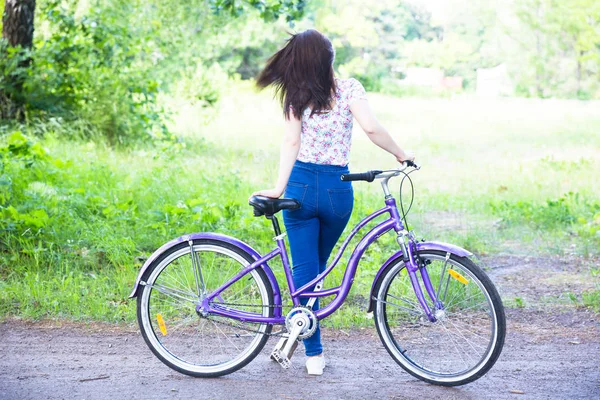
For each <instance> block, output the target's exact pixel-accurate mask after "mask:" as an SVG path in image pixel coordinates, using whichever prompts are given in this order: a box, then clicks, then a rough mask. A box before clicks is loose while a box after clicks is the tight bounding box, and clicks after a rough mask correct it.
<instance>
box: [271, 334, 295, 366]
mask: <svg viewBox="0 0 600 400" xmlns="http://www.w3.org/2000/svg"><path fill="white" fill-rule="evenodd" d="M287 341H288V338H286V337H283V338H281V339H279V341H278V342H277V344H276V345H275V347H274V348H273V351H271V357H270V358H271V360H273V361H277V359H276V358H275V356H274V353H275V352H277V351H279V352H280V353H281V354H283V349H285V347H286V344H287ZM297 347H298V341H297V340H296V341H295V342H294V344H293V345H292V347H291V348H290V350H289V352H288V354H287V355H286V357H287V359H288V360H289V359H291V358H292V356H293V355H294V351H295V350H296V348H297Z"/></svg>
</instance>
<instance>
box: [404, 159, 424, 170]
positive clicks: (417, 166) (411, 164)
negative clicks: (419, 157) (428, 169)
mask: <svg viewBox="0 0 600 400" xmlns="http://www.w3.org/2000/svg"><path fill="white" fill-rule="evenodd" d="M404 162H405V163H406V165H407V166H409V167H413V168H415V169H421V167H420V166H419V165H417V163H416V162H414V161H412V160H406V161H404Z"/></svg>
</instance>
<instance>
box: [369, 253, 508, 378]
mask: <svg viewBox="0 0 600 400" xmlns="http://www.w3.org/2000/svg"><path fill="white" fill-rule="evenodd" d="M419 257H420V258H421V259H422V260H423V261H425V263H426V264H427V265H426V269H427V273H428V274H429V277H430V280H431V283H432V285H433V288H434V291H435V292H436V293H437V296H438V299H439V300H441V301H442V303H443V307H442V308H441V309H437V308H436V306H435V305H434V304H433V302H432V301H431V298H430V297H429V296H428V294H427V292H426V290H425V288H424V286H423V284H422V282H421V289H422V291H423V294H424V296H425V299H426V300H427V302H428V304H429V307H430V308H431V310H432V311H433V312H434V313H435V314H436V317H437V320H436V321H435V322H430V321H429V319H428V318H427V316H426V315H425V312H424V311H423V309H422V308H421V306H420V305H419V302H418V300H417V298H416V296H415V293H414V290H413V288H412V285H411V281H410V279H409V276H408V273H407V270H406V267H405V265H404V262H403V261H402V259H401V258H398V259H397V261H396V262H393V263H392V264H391V265H389V266H388V268H387V270H386V271H384V272H383V274H382V276H381V277H380V278H379V280H378V282H377V284H376V287H375V291H374V293H375V298H376V300H375V310H374V313H375V314H374V316H375V324H376V327H377V332H378V334H379V337H380V338H381V341H382V342H383V344H384V346H385V347H386V349H387V350H388V352H389V353H390V355H391V356H392V357H393V358H394V360H396V362H397V363H398V364H400V366H401V367H402V368H404V369H405V370H406V371H407V372H409V373H410V374H412V375H413V376H415V377H417V378H419V379H421V380H423V381H426V382H429V383H433V384H436V385H443V386H456V385H463V384H465V383H469V382H472V381H474V380H476V379H478V378H480V377H481V376H483V375H484V374H485V373H486V372H487V371H488V370H489V369H490V368H491V367H492V366H493V365H494V363H495V362H496V360H497V359H498V356H499V355H500V352H501V351H502V346H503V344H504V336H505V333H506V320H505V316H504V308H503V306H502V301H501V300H500V296H499V295H498V292H497V290H496V288H495V287H494V285H493V284H492V282H491V281H490V279H489V278H488V277H487V276H486V275H485V273H484V272H483V271H482V270H481V269H480V268H479V267H478V266H477V265H475V264H474V263H473V262H472V261H471V260H469V259H468V258H466V257H457V256H454V255H452V256H450V258H449V259H448V260H447V261H446V253H445V252H441V251H424V252H420V253H419ZM417 275H418V276H419V278H420V274H419V272H417ZM419 280H420V281H421V279H419Z"/></svg>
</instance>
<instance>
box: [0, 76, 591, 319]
mask: <svg viewBox="0 0 600 400" xmlns="http://www.w3.org/2000/svg"><path fill="white" fill-rule="evenodd" d="M229 90H230V92H229V93H228V94H227V96H225V99H224V100H223V102H222V104H221V107H220V111H219V113H218V115H216V116H215V117H214V118H213V119H212V121H211V122H210V123H208V124H206V123H205V122H206V112H205V111H203V110H201V109H197V108H194V107H191V106H181V105H180V104H179V103H177V109H178V111H179V113H178V114H177V115H176V117H175V118H174V120H173V124H172V126H171V129H172V131H174V132H176V133H177V134H178V135H179V136H180V139H178V140H174V141H164V142H161V143H159V144H155V145H148V146H146V147H144V146H138V147H137V148H135V149H114V148H111V147H109V146H106V145H104V144H103V143H102V142H82V141H67V140H63V139H61V136H64V135H63V131H64V130H68V129H69V127H68V126H59V125H56V124H54V125H51V126H44V127H42V128H43V129H41V128H40V127H35V130H37V131H39V130H43V131H45V132H46V136H45V138H44V139H41V140H40V141H39V144H37V145H36V144H35V142H36V141H35V140H32V141H30V142H29V144H21V145H19V146H21V147H19V146H17V147H15V145H14V144H13V148H12V150H10V149H9V146H8V145H7V143H8V141H10V140H13V141H14V140H16V139H15V138H14V137H13V139H9V136H8V134H9V133H12V131H14V129H12V130H10V129H6V130H5V131H6V132H7V134H6V135H4V136H3V138H2V139H1V140H0V147H2V146H4V147H3V149H4V150H3V151H4V154H5V156H4V158H3V160H4V161H3V164H2V168H1V169H0V206H1V208H0V213H1V214H0V215H1V216H2V219H1V220H0V221H1V225H0V228H1V229H2V232H3V233H2V239H1V244H0V288H1V289H2V290H0V315H1V316H4V317H6V316H21V317H25V318H32V319H40V318H68V319H74V320H103V321H111V322H126V323H129V322H132V321H133V320H134V318H135V313H134V304H133V302H131V301H126V300H125V298H126V296H127V295H128V294H129V291H130V290H131V287H132V285H133V281H134V279H135V276H136V274H137V271H138V268H139V267H140V265H141V262H142V261H141V260H142V259H143V258H145V257H147V256H148V255H150V254H151V253H152V252H153V251H154V249H156V248H158V247H159V246H160V245H161V244H163V243H164V242H166V241H168V240H170V239H172V238H175V237H177V236H180V235H182V234H185V233H190V232H198V231H217V232H221V233H225V234H229V235H233V236H237V237H239V238H241V239H242V240H244V241H247V242H248V243H249V244H251V245H252V246H254V247H255V248H257V249H258V250H259V251H260V252H266V251H268V250H270V249H271V248H272V246H273V243H272V241H271V237H272V232H271V229H270V225H269V224H268V222H267V221H265V220H264V219H260V218H254V217H253V216H252V213H251V209H250V208H249V207H248V206H247V198H248V196H249V195H250V193H252V192H253V191H255V190H258V189H262V188H267V187H270V186H272V185H273V183H274V181H275V179H276V174H277V165H278V151H279V141H280V138H281V132H282V127H283V125H282V119H281V113H280V111H279V109H278V105H277V104H276V103H275V102H274V101H273V100H272V99H271V97H270V95H269V94H268V93H261V94H256V93H253V92H252V91H250V90H248V88H247V87H238V86H234V87H232V88H230V89H229ZM370 100H371V103H372V105H373V108H374V109H375V110H376V112H377V114H378V116H379V117H380V119H381V121H382V122H383V124H384V125H385V126H386V127H387V128H388V129H389V130H390V131H391V133H392V134H393V135H394V136H395V137H396V138H397V139H398V141H399V143H400V144H401V145H402V146H404V147H405V148H408V149H413V150H414V151H415V152H416V154H417V157H418V161H419V162H420V163H421V164H422V166H423V169H422V170H421V171H418V172H417V173H415V174H413V175H411V176H412V177H413V180H414V184H415V193H416V198H415V205H414V207H413V210H412V211H411V214H410V215H409V219H408V221H409V223H410V225H411V226H412V227H414V228H415V229H416V231H417V232H418V234H419V236H422V237H425V238H427V239H432V240H444V241H449V242H452V243H455V244H458V245H460V246H464V247H466V248H468V249H470V250H472V251H474V252H475V253H476V254H478V255H481V254H495V253H499V252H502V253H507V252H512V253H518V254H522V253H525V252H528V253H537V254H540V253H558V254H566V253H570V252H575V253H578V254H584V255H594V254H596V255H597V254H598V253H600V233H598V232H599V228H600V214H599V213H600V202H599V200H598V199H600V186H599V185H598V184H597V183H598V181H599V178H600V176H599V174H598V172H597V171H600V135H598V132H599V131H600V113H599V112H598V111H597V110H598V109H599V108H600V107H599V104H598V103H597V102H578V101H555V100H526V99H496V100H493V99H487V100H486V99H483V100H482V99H476V98H472V97H456V98H453V99H406V98H403V99H397V98H393V97H389V96H385V95H376V94H373V95H370ZM172 104H176V103H175V102H173V103H172ZM31 129H33V128H31ZM22 130H23V131H24V133H25V134H26V135H27V136H28V137H31V134H30V133H31V132H29V131H28V128H23V129H22ZM0 132H1V131H0ZM19 149H20V150H19ZM9 152H10V157H9V156H8V154H9ZM19 152H20V153H19ZM38 153H39V154H38ZM17 154H18V156H17ZM350 165H351V169H352V170H353V171H362V170H367V169H383V168H390V167H394V165H395V163H394V159H393V157H391V156H389V155H387V154H386V153H384V152H383V151H382V150H380V149H378V148H377V147H375V146H374V145H373V144H371V143H370V142H369V141H368V139H367V138H366V135H364V133H362V132H360V131H359V130H358V129H357V130H356V131H355V133H354V139H353V151H352V158H351V164H350ZM398 183H399V182H396V186H394V192H397V191H398V186H397V184H398ZM355 189H356V202H355V210H354V212H353V216H352V220H351V223H350V225H353V224H354V223H356V222H358V221H359V220H360V218H361V217H362V216H364V215H366V214H367V213H368V212H370V211H373V210H375V209H377V208H379V207H380V206H381V205H382V195H381V189H380V188H379V187H378V186H377V185H376V184H372V185H369V184H367V183H356V184H355ZM349 229H350V228H348V230H349ZM393 239H394V238H393V237H392V235H388V236H385V237H383V238H382V239H381V240H380V242H379V243H377V244H376V245H374V246H373V248H371V249H369V250H368V251H367V253H366V255H365V258H364V260H363V262H361V265H360V266H359V270H358V277H357V279H356V281H355V282H354V286H353V288H352V291H351V294H350V298H349V300H350V302H349V304H348V305H346V306H344V307H343V308H342V309H341V310H340V312H338V313H336V314H334V315H333V316H332V317H330V318H329V319H328V320H329V322H328V324H331V325H333V326H338V327H345V326H352V325H364V324H370V319H369V318H368V317H366V316H365V312H364V305H365V301H364V299H365V298H366V297H367V296H368V291H369V289H370V285H371V282H372V280H373V277H374V276H375V274H376V272H377V269H378V266H379V265H381V263H382V262H383V261H384V260H385V259H387V258H388V257H389V256H390V255H391V254H393V252H394V251H395V250H396V245H395V244H394V240H393ZM355 243H356V241H355ZM572 245H574V246H575V247H573V246H572ZM348 256H349V254H347V255H346V259H347V257H348ZM272 268H273V269H274V270H275V271H276V274H277V276H278V277H279V278H281V279H280V283H281V285H282V286H285V283H284V282H285V280H284V279H283V274H282V271H281V266H280V265H279V264H278V263H274V264H273V265H272ZM342 269H343V268H342ZM342 273H343V270H340V271H336V272H335V273H334V275H333V277H332V279H331V280H330V282H329V283H328V285H330V286H333V285H334V284H336V282H339V281H340V279H341V276H342ZM582 298H583V300H582V301H583V302H584V303H585V304H590V306H592V307H593V304H598V303H597V302H598V293H597V291H595V292H594V291H592V292H589V293H587V294H584V295H583V297H582ZM361 299H362V300H361ZM586 299H587V300H586ZM516 306H519V305H518V304H516ZM0 318H1V317H0Z"/></svg>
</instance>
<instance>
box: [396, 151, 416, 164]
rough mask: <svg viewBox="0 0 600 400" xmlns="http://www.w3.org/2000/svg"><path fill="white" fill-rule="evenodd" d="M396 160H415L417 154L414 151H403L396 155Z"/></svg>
mask: <svg viewBox="0 0 600 400" xmlns="http://www.w3.org/2000/svg"><path fill="white" fill-rule="evenodd" d="M396 160H397V161H398V162H399V163H400V164H402V163H404V161H415V154H414V153H413V152H412V151H403V152H402V153H401V154H398V155H396Z"/></svg>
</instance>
